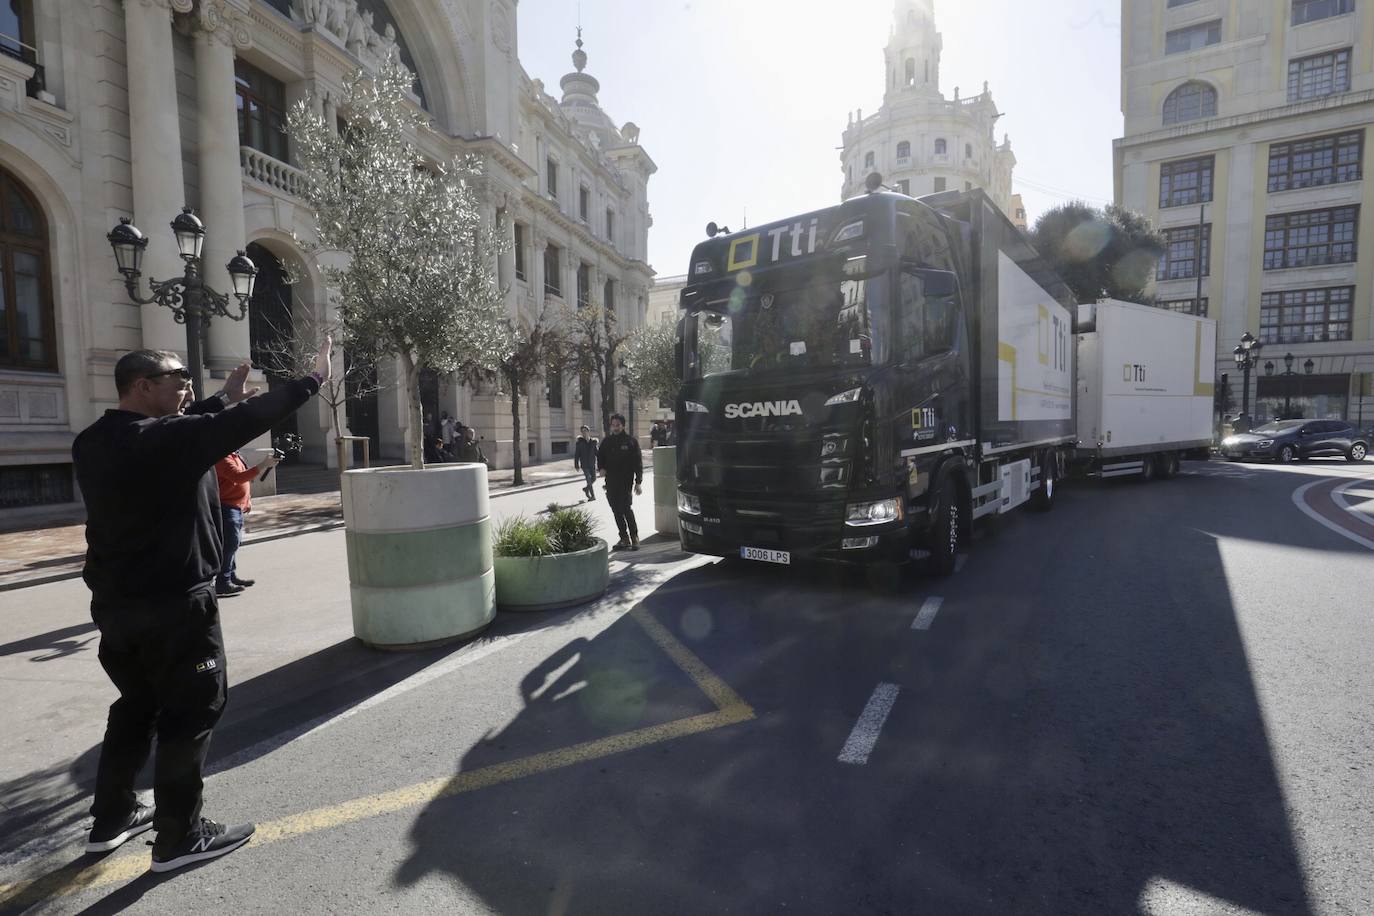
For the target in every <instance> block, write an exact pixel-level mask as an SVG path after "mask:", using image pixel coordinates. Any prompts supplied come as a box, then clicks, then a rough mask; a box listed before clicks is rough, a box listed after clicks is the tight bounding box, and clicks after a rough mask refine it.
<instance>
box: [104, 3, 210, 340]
mask: <svg viewBox="0 0 1374 916" xmlns="http://www.w3.org/2000/svg"><path fill="white" fill-rule="evenodd" d="M169 3H171V4H172V7H173V8H174V9H176V11H178V12H186V11H187V10H188V9H189V8H190V0H177V2H172V0H125V2H124V36H125V37H124V42H125V57H126V58H127V60H128V61H129V63H128V86H129V144H130V155H129V160H130V162H129V168H130V171H131V173H132V178H133V192H134V223H135V224H136V225H138V226H139V228H141V229H142V230H143V232H144V234H145V235H147V236H148V249H147V252H146V253H145V254H144V257H143V274H144V276H145V277H152V278H154V279H158V280H166V279H169V278H171V277H178V276H181V273H182V270H183V264H182V261H181V258H179V257H178V256H177V247H176V240H175V239H174V238H173V237H172V232H171V229H170V228H169V224H170V223H171V221H172V218H173V217H175V216H176V215H177V214H178V213H180V212H181V208H182V207H184V206H185V205H186V186H185V183H184V181H183V179H182V174H181V128H180V126H179V124H178V122H177V90H176V70H175V67H174V65H173V63H172V10H171V9H169V8H168V4H169ZM111 276H113V272H112V273H111ZM140 317H141V319H142V326H143V346H144V347H147V348H150V349H158V350H176V351H178V352H180V353H183V354H184V353H185V352H186V332H185V329H183V328H182V327H181V326H180V325H178V324H177V323H176V322H175V321H174V320H173V319H172V313H171V311H170V310H169V309H165V308H163V307H162V306H159V305H156V304H153V305H145V306H143V307H142V308H141V314H140Z"/></svg>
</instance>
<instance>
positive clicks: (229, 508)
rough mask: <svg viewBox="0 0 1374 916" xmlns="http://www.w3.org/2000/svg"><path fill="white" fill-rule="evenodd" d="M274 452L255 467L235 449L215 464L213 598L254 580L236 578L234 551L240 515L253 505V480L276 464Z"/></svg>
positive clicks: (240, 527) (240, 534)
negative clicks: (217, 546) (217, 549)
mask: <svg viewBox="0 0 1374 916" xmlns="http://www.w3.org/2000/svg"><path fill="white" fill-rule="evenodd" d="M280 461H281V459H280V458H278V457H277V453H276V452H272V453H271V454H269V455H268V456H267V457H266V458H264V459H262V461H259V462H258V464H257V466H256V467H251V468H250V467H249V466H248V462H246V461H244V460H243V456H242V455H240V454H239V453H238V452H230V453H229V454H228V455H226V456H224V457H223V458H221V459H220V460H219V461H217V462H216V463H215V478H216V479H217V480H218V481H219V515H220V541H221V544H222V548H221V549H222V551H223V553H224V559H223V560H222V561H221V562H220V568H219V576H218V577H217V578H216V579H215V597H217V598H228V597H230V596H233V595H237V594H239V593H241V592H242V591H243V590H244V589H246V588H247V587H248V586H250V585H252V584H254V582H255V581H256V580H254V579H241V578H239V569H238V553H239V545H240V544H242V543H243V517H244V516H245V515H247V514H248V512H249V511H250V510H251V509H252V508H253V498H252V496H251V495H250V491H251V489H252V486H253V480H254V479H255V478H257V477H258V476H259V475H261V474H264V473H266V472H267V471H270V470H272V468H274V467H276V466H277V464H278V463H280Z"/></svg>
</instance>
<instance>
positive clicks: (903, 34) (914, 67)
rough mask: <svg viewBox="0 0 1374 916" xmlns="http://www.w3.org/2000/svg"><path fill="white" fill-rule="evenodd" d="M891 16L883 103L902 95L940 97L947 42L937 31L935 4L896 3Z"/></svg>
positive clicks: (911, 0)
mask: <svg viewBox="0 0 1374 916" xmlns="http://www.w3.org/2000/svg"><path fill="white" fill-rule="evenodd" d="M892 15H893V18H892V34H891V36H890V37H889V38H888V40H887V47H886V48H885V49H883V59H884V61H885V63H886V71H887V72H886V75H885V79H886V89H885V91H884V95H883V97H884V99H885V100H886V99H891V98H892V97H893V96H894V95H896V94H898V93H903V92H919V93H922V94H927V95H936V96H938V95H940V50H941V48H943V46H944V39H943V38H941V36H940V33H939V31H938V30H936V28H935V0H896V3H895V4H894V10H893V14H892Z"/></svg>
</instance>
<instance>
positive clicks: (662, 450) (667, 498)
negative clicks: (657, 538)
mask: <svg viewBox="0 0 1374 916" xmlns="http://www.w3.org/2000/svg"><path fill="white" fill-rule="evenodd" d="M654 529H655V530H656V531H658V533H659V534H667V535H671V536H673V537H677V536H678V531H677V446H675V445H660V446H659V447H658V448H656V449H654Z"/></svg>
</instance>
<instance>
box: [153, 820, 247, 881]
mask: <svg viewBox="0 0 1374 916" xmlns="http://www.w3.org/2000/svg"><path fill="white" fill-rule="evenodd" d="M253 829H254V828H253V825H252V824H240V825H238V826H237V827H226V826H224V825H223V824H216V823H215V822H214V821H212V820H210V819H209V818H208V817H202V818H201V819H200V823H199V824H197V825H196V826H195V827H193V828H192V829H191V832H190V833H188V834H186V835H185V836H184V837H182V838H181V839H180V840H178V841H177V842H175V843H173V842H166V843H164V842H163V841H162V837H161V836H160V835H159V836H158V838H157V842H155V843H153V871H159V872H160V871H172V870H173V869H177V868H181V867H182V866H184V865H191V864H192V863H195V862H204V861H205V860H207V859H216V858H219V857H220V856H223V855H227V854H229V853H231V852H233V851H234V850H235V849H238V848H239V847H240V846H242V845H243V844H244V843H247V842H248V841H249V840H250V839H252V837H253Z"/></svg>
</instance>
